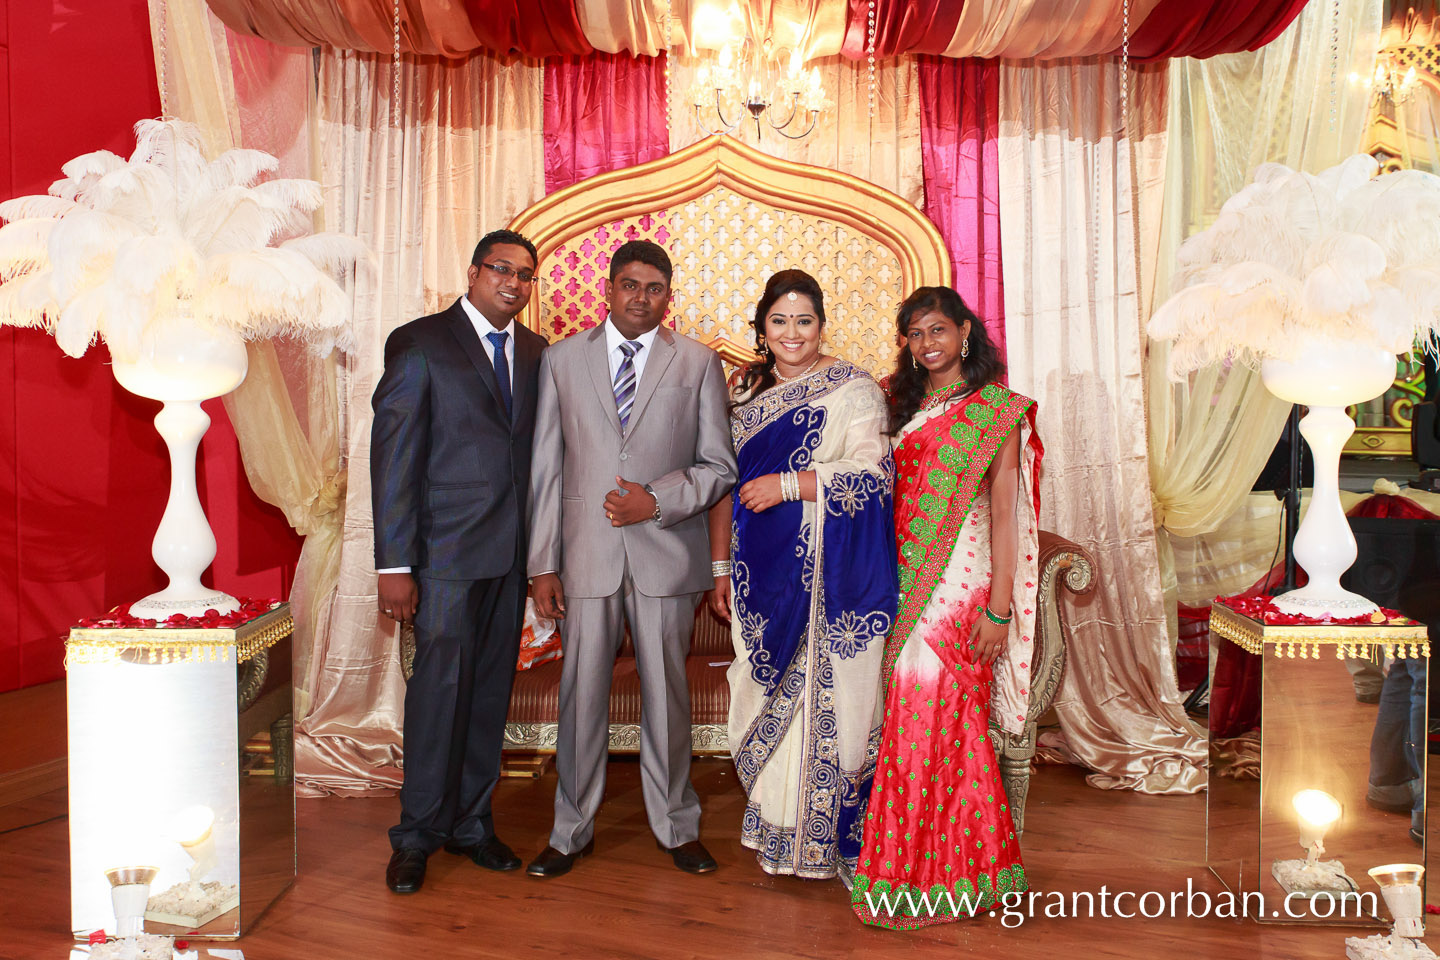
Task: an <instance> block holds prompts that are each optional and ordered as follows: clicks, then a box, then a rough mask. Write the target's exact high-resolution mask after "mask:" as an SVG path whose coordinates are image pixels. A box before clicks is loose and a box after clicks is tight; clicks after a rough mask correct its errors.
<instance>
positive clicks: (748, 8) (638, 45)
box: [575, 0, 847, 59]
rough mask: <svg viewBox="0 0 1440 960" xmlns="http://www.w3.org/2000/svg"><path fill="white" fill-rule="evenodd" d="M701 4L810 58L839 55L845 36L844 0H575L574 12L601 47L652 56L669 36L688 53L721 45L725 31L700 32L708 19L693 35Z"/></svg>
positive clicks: (724, 19) (733, 23)
mask: <svg viewBox="0 0 1440 960" xmlns="http://www.w3.org/2000/svg"><path fill="white" fill-rule="evenodd" d="M701 6H708V7H711V8H713V9H715V10H716V11H717V12H721V14H722V22H723V23H725V24H727V25H728V27H729V29H731V30H742V29H744V25H745V24H746V23H747V22H749V23H752V24H753V26H752V31H753V34H752V35H754V36H767V35H768V36H773V37H774V38H775V42H776V43H777V44H778V45H779V46H781V47H783V48H785V49H787V50H794V49H798V50H800V51H802V52H803V55H804V56H805V58H806V59H814V58H819V57H831V56H834V55H835V54H837V53H839V52H840V47H841V45H842V44H843V43H844V40H845V23H846V14H847V9H846V8H847V4H846V3H845V2H844V0H747V2H744V3H741V4H738V5H732V4H728V3H726V4H720V3H716V2H715V0H575V13H576V16H577V18H578V19H579V21H580V29H581V30H582V31H583V32H584V34H585V39H586V40H587V41H589V43H590V45H591V46H593V47H594V48H595V49H596V50H601V51H604V52H605V53H630V54H633V55H635V56H643V57H653V56H655V55H656V54H658V53H659V52H660V51H661V50H664V49H665V46H666V40H667V39H668V40H669V43H670V46H671V47H672V48H678V49H680V50H683V51H684V52H685V53H687V54H694V52H695V50H696V49H697V48H706V49H714V48H716V47H719V46H720V45H721V43H722V38H721V37H720V36H717V35H715V34H713V33H701V32H700V31H701V30H703V29H704V26H703V23H702V25H701V26H700V27H699V28H697V30H696V32H695V34H694V35H693V36H692V35H691V33H690V31H691V27H692V26H693V25H694V24H695V16H694V15H695V11H696V9H697V8H699V7H701ZM732 11H733V12H732ZM667 16H668V17H669V18H670V35H669V37H668V38H667V37H666V35H665V26H664V24H665V19H666V17H667ZM712 22H713V20H712ZM756 28H758V29H756Z"/></svg>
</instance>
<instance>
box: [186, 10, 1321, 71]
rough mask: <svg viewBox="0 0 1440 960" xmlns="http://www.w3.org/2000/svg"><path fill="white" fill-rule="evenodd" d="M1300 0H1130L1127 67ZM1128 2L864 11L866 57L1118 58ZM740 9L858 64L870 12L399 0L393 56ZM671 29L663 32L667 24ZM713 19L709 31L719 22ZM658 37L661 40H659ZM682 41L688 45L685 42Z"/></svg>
mask: <svg viewBox="0 0 1440 960" xmlns="http://www.w3.org/2000/svg"><path fill="white" fill-rule="evenodd" d="M207 2H208V3H209V4H210V8H211V9H212V10H214V11H215V15H216V16H218V17H219V18H220V19H221V20H223V21H224V22H225V23H226V25H228V26H229V27H230V28H231V29H232V30H235V31H237V32H239V33H242V34H247V35H250V36H257V37H263V38H265V39H266V40H270V41H271V42H273V43H279V44H283V45H286V46H319V45H327V46H331V47H335V48H338V49H344V50H368V51H375V52H380V53H389V52H390V51H391V49H392V47H393V25H394V6H393V4H392V2H391V0H207ZM1305 2H1306V0H1129V13H1130V28H1131V34H1130V55H1131V57H1133V58H1135V59H1141V60H1158V59H1164V58H1167V57H1181V56H1186V57H1212V56H1215V55H1217V54H1222V53H1234V52H1237V51H1240V50H1254V49H1256V48H1258V47H1260V46H1263V45H1264V44H1266V43H1268V42H1269V41H1270V40H1272V39H1274V38H1275V37H1276V36H1278V35H1279V34H1280V32H1281V31H1283V30H1284V29H1285V28H1286V27H1287V26H1289V25H1290V22H1291V21H1292V20H1294V19H1295V17H1296V16H1297V15H1298V14H1299V13H1300V10H1301V8H1302V7H1304V6H1305ZM1124 6H1125V0H964V2H963V3H959V2H956V0H875V24H876V30H875V34H876V36H875V53H876V55H877V56H880V57H892V56H898V55H901V54H919V53H932V54H940V55H943V56H947V57H985V58H997V57H1007V58H1017V59H1053V58H1057V57H1081V56H1093V55H1096V54H1118V53H1119V52H1120V47H1121V44H1122V42H1123V40H1124V36H1123V29H1124V28H1123V19H1124V18H1123V11H1124ZM732 8H734V9H739V10H740V11H741V12H742V14H743V16H744V19H746V20H747V21H748V22H749V24H750V25H751V29H752V30H754V29H756V28H757V27H758V28H759V29H761V30H766V31H768V32H769V35H771V36H773V37H774V38H775V42H776V44H777V46H780V47H783V48H786V49H799V50H801V51H802V52H803V54H804V56H805V57H806V58H807V59H813V58H816V57H824V56H831V55H833V54H836V53H843V54H844V55H845V56H848V57H851V58H855V59H864V58H865V57H866V56H868V50H867V47H868V36H867V18H868V16H869V13H870V4H869V0H736V3H735V4H732V3H730V2H721V0H523V2H522V0H400V50H401V52H402V53H407V54H417V55H422V56H441V57H449V58H458V57H465V56H468V55H469V54H471V53H472V52H475V51H477V50H485V51H488V52H490V53H498V54H501V55H509V54H517V55H523V56H527V57H549V56H564V55H570V54H585V53H589V52H591V51H592V50H600V51H603V52H605V53H622V52H623V53H630V54H633V55H635V56H654V55H656V54H657V53H659V52H660V51H661V50H662V49H664V48H665V47H666V45H667V40H668V42H669V45H670V46H673V47H680V48H684V49H687V50H690V51H693V50H694V49H695V48H696V47H697V46H700V47H703V46H707V45H718V44H716V43H714V37H713V36H712V35H707V26H708V27H709V28H711V29H713V25H714V24H716V23H724V22H727V21H729V20H733V17H732V16H731V14H730V12H729V11H731V10H732ZM667 13H668V14H669V15H670V17H671V20H670V24H669V30H668V31H667V29H666V24H665V20H664V18H665V16H666V14H667ZM717 18H718V19H717ZM667 34H668V35H667ZM692 34H693V35H692Z"/></svg>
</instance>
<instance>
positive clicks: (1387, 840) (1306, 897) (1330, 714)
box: [1205, 602, 1430, 926]
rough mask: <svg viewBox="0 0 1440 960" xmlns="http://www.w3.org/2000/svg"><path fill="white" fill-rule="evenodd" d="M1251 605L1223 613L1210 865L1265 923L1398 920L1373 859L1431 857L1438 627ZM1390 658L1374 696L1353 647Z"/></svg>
mask: <svg viewBox="0 0 1440 960" xmlns="http://www.w3.org/2000/svg"><path fill="white" fill-rule="evenodd" d="M1237 605H1238V604H1237ZM1251 606H1253V603H1252V604H1251ZM1245 609H1246V610H1247V612H1248V613H1249V614H1252V615H1247V613H1242V612H1240V611H1239V610H1237V609H1234V608H1232V607H1230V606H1227V605H1225V604H1224V603H1220V602H1217V603H1215V604H1214V605H1213V606H1212V607H1211V612H1210V630H1211V632H1212V634H1214V635H1215V636H1218V637H1221V638H1223V639H1224V641H1227V642H1224V643H1222V645H1221V648H1220V649H1219V650H1218V655H1217V656H1216V658H1215V663H1214V666H1213V667H1212V670H1213V674H1212V678H1211V693H1210V786H1209V794H1208V797H1207V820H1206V831H1205V839H1206V861H1207V864H1208V866H1209V867H1210V869H1211V870H1212V871H1213V872H1214V873H1215V875H1216V876H1217V877H1219V878H1220V880H1221V881H1222V882H1223V883H1224V884H1225V886H1226V887H1227V888H1228V889H1229V890H1230V891H1231V893H1232V894H1234V895H1235V897H1236V899H1237V902H1239V901H1241V900H1243V899H1244V898H1246V897H1248V898H1249V901H1248V903H1249V909H1248V910H1246V911H1245V914H1244V915H1248V916H1252V917H1255V919H1257V920H1260V921H1262V922H1276V923H1325V924H1342V925H1349V924H1354V925H1360V926H1367V925H1380V924H1382V923H1385V922H1388V917H1386V916H1385V908H1384V905H1383V903H1381V902H1380V899H1379V888H1378V887H1377V886H1376V885H1375V883H1374V882H1372V881H1371V880H1370V878H1369V876H1367V871H1368V870H1369V869H1370V868H1372V867H1376V866H1380V865H1383V864H1392V863H1418V864H1424V863H1425V859H1424V856H1425V848H1424V838H1425V804H1424V784H1425V774H1426V769H1425V766H1426V762H1425V761H1426V749H1425V739H1426V738H1425V736H1424V733H1423V731H1424V704H1425V699H1426V695H1427V690H1428V676H1427V672H1428V671H1427V669H1426V667H1427V665H1428V663H1429V656H1430V647H1429V644H1428V642H1426V630H1425V626H1424V624H1420V623H1416V622H1414V621H1412V620H1407V619H1405V618H1404V617H1400V616H1398V615H1397V616H1390V617H1386V616H1384V615H1380V616H1378V617H1377V619H1378V622H1366V623H1275V622H1273V619H1275V618H1271V617H1267V616H1266V614H1265V613H1264V612H1257V611H1255V610H1253V609H1250V607H1246V608H1245ZM1262 618H1264V619H1262ZM1267 620H1270V621H1271V622H1266V621H1267ZM1382 657H1383V658H1384V659H1386V660H1388V662H1389V663H1390V667H1389V672H1388V675H1387V679H1386V688H1385V692H1384V693H1383V694H1382V700H1381V703H1379V704H1374V703H1362V702H1360V701H1359V700H1357V698H1356V696H1355V692H1354V688H1353V686H1352V683H1351V678H1350V674H1349V672H1348V671H1347V669H1346V658H1361V659H1367V658H1368V659H1375V660H1380V659H1382ZM1402 688H1403V689H1402ZM1412 706H1413V707H1415V708H1418V709H1419V711H1420V713H1419V714H1418V715H1416V714H1412ZM1416 718H1418V719H1419V721H1420V726H1419V728H1418V729H1419V730H1420V731H1421V733H1420V735H1419V739H1418V749H1416V745H1415V741H1414V740H1413V739H1412V738H1413V737H1414V735H1415V734H1414V731H1415V729H1416V728H1415V727H1414V726H1413V725H1412V719H1416ZM1412 826H1413V827H1416V828H1417V829H1413V830H1412ZM1237 915H1239V914H1238V913H1237Z"/></svg>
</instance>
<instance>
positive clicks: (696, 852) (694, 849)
mask: <svg viewBox="0 0 1440 960" xmlns="http://www.w3.org/2000/svg"><path fill="white" fill-rule="evenodd" d="M655 845H656V846H658V847H659V848H660V849H661V850H664V851H665V852H666V853H668V854H670V857H671V859H673V860H674V861H675V866H677V867H679V868H680V869H681V870H684V871H685V872H686V873H709V872H711V871H712V870H714V869H715V868H716V867H717V866H719V864H717V863H716V862H715V858H714V857H712V856H710V851H709V850H706V849H705V844H703V843H701V842H700V841H699V840H691V841H690V842H689V843H682V844H680V846H678V847H667V846H665V845H664V844H663V843H661V842H660V841H659V840H656V841H655Z"/></svg>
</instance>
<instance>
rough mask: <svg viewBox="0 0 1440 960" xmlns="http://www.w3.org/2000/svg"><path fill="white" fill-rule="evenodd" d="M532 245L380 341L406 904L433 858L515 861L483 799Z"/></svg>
mask: <svg viewBox="0 0 1440 960" xmlns="http://www.w3.org/2000/svg"><path fill="white" fill-rule="evenodd" d="M535 267H536V256H535V247H534V245H533V244H532V243H531V242H530V241H529V240H527V239H525V238H524V237H523V236H521V235H520V234H518V233H515V232H513V231H509V230H497V231H495V232H493V233H490V234H487V235H486V236H485V237H484V239H482V240H481V241H480V243H479V245H478V246H476V247H475V255H474V257H473V258H472V262H471V265H470V269H469V272H468V277H469V281H470V286H469V289H468V291H467V292H466V294H465V296H463V297H461V298H460V299H458V300H456V301H455V302H454V303H453V304H451V305H450V308H449V309H448V310H445V311H444V312H442V313H437V314H434V315H432V316H428V317H421V318H420V319H418V320H415V321H412V322H410V323H407V324H405V325H404V326H402V327H399V328H398V329H396V330H395V331H394V332H393V333H391V334H390V339H389V340H387V341H386V343H385V372H384V374H383V375H382V376H381V377H380V382H379V383H378V384H377V385H376V387H375V394H374V397H373V398H372V404H373V406H374V409H375V422H374V426H373V428H372V430H371V434H370V484H371V491H372V498H373V508H374V522H375V569H376V571H377V572H378V574H379V589H378V593H379V603H380V613H381V614H382V615H384V616H387V617H390V618H392V619H394V620H397V621H400V622H408V623H413V624H414V626H415V666H414V672H413V673H412V675H411V677H410V682H409V686H408V688H407V689H406V692H405V724H404V738H405V742H404V749H405V783H404V785H403V786H402V787H401V789H400V823H399V824H398V825H397V826H395V827H392V828H391V830H390V845H391V847H392V848H393V850H394V852H393V854H392V855H391V857H390V863H389V866H388V867H387V869H386V871H385V882H386V884H387V885H388V886H389V887H390V889H391V890H393V891H395V892H396V893H414V892H416V891H417V890H419V889H420V887H421V885H422V884H423V883H424V882H425V863H426V860H427V858H428V857H429V855H430V854H431V853H433V852H434V851H435V850H436V849H437V848H439V847H441V846H443V847H444V848H445V849H446V850H447V851H449V852H451V853H456V854H460V855H462V856H467V857H469V858H470V859H471V860H473V861H475V863H477V864H479V865H480V866H482V867H487V868H489V869H491V870H514V869H516V868H518V867H519V866H520V860H519V858H518V857H516V856H515V853H514V851H512V850H511V849H510V848H509V847H508V846H506V845H505V844H504V843H503V842H502V841H501V840H500V839H499V838H498V837H496V836H495V827H494V823H493V820H492V817H491V812H490V798H491V794H492V793H493V792H494V790H495V783H496V781H497V779H498V778H499V775H500V747H501V743H502V741H503V739H504V731H505V716H506V712H507V710H508V708H509V704H510V686H511V683H512V682H513V680H514V678H515V659H516V654H517V652H518V649H519V644H520V630H521V627H522V626H523V617H524V610H525V584H526V579H525V560H526V550H527V544H526V530H525V527H526V524H525V518H526V515H527V513H528V508H527V499H528V496H529V493H528V491H529V486H530V446H531V437H532V435H533V434H534V432H535V399H536V394H537V390H538V380H537V376H538V372H539V369H540V353H541V351H542V350H544V349H545V340H544V338H543V337H541V336H539V335H537V334H535V333H532V332H531V331H529V330H527V329H525V328H524V327H521V326H519V325H517V324H516V323H515V316H516V314H518V313H519V312H520V310H521V309H522V308H523V307H524V306H525V304H526V303H527V302H528V301H529V299H530V291H531V288H532V287H533V286H534V283H535Z"/></svg>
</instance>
